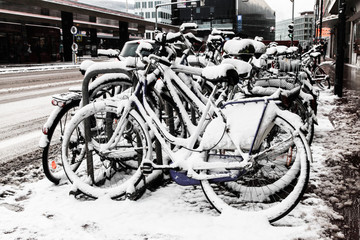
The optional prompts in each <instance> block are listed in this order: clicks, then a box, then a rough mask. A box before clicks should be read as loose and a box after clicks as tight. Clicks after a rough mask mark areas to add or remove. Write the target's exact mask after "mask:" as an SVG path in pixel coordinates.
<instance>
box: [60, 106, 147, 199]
mask: <svg viewBox="0 0 360 240" xmlns="http://www.w3.org/2000/svg"><path fill="white" fill-rule="evenodd" d="M116 111H117V107H116V106H111V105H109V104H108V103H107V102H106V101H97V102H93V103H91V104H88V105H87V106H84V107H83V108H81V109H80V110H79V111H78V112H77V113H76V115H75V116H74V117H73V118H72V120H71V122H70V124H69V127H68V128H67V129H66V130H65V133H64V141H63V145H62V160H63V166H64V171H65V174H66V175H67V177H68V179H69V181H70V182H71V183H73V184H75V187H76V188H77V190H79V191H80V192H82V193H83V194H85V195H87V196H89V197H92V198H99V197H102V196H108V197H110V198H112V199H121V198H123V197H126V196H127V195H128V194H132V195H136V194H137V192H136V191H135V188H136V187H140V186H143V185H145V179H144V178H143V175H142V173H141V170H140V169H139V168H138V167H139V166H140V163H141V161H142V159H143V158H147V159H150V158H151V155H152V147H151V138H150V136H149V133H148V131H147V129H146V127H145V123H144V121H143V119H142V118H141V117H140V115H139V114H138V113H137V112H136V111H135V110H132V111H131V112H130V113H129V115H128V116H127V118H126V119H127V120H128V122H127V123H126V128H127V131H126V132H124V133H123V135H121V137H122V138H121V140H119V142H118V143H119V145H117V149H118V151H119V152H118V153H114V152H109V153H102V152H101V151H99V150H100V146H101V145H100V144H105V143H106V142H107V141H108V140H109V137H111V136H112V132H111V133H110V134H107V133H106V130H107V129H108V128H106V127H103V126H105V125H104V121H106V120H108V119H105V118H104V116H106V114H110V115H113V116H114V119H113V120H112V121H111V123H112V124H118V123H117V122H116V121H117V120H116V119H118V117H115V116H116ZM89 117H90V118H91V122H92V123H91V135H92V136H91V142H90V143H89V144H90V146H91V147H89V148H90V149H92V151H91V152H90V154H91V155H92V156H93V168H94V178H93V179H90V178H89V176H88V172H87V166H86V161H83V160H84V159H86V157H87V155H86V152H85V151H84V149H85V145H84V142H83V138H82V137H78V136H77V135H79V136H81V135H82V136H83V131H84V120H85V119H86V118H89ZM74 134H75V135H74ZM133 134H135V135H133ZM74 136H75V137H74ZM72 139H76V141H77V142H76V143H74V142H73V140H72ZM130 141H131V142H130ZM128 143H129V145H127V144H128ZM121 144H123V145H121ZM73 152H84V155H85V156H84V157H82V158H80V159H76V158H75V159H74V160H75V161H76V160H79V161H80V162H81V165H80V167H79V169H78V170H77V171H76V172H74V171H72V169H71V166H70V165H69V162H70V161H69V159H71V158H72V157H73V155H72V153H73ZM121 154H122V155H121ZM75 157H76V156H75Z"/></svg>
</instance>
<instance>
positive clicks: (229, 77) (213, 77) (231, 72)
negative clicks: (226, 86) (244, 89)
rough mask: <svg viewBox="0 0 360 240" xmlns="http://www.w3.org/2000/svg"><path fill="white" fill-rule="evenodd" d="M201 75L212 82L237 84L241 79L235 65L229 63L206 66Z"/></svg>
mask: <svg viewBox="0 0 360 240" xmlns="http://www.w3.org/2000/svg"><path fill="white" fill-rule="evenodd" d="M201 77H203V78H204V79H205V80H208V81H211V82H228V83H230V84H236V83H237V82H238V80H239V75H238V74H237V72H236V70H235V69H234V66H233V65H231V64H227V63H222V64H220V65H215V66H208V67H205V68H204V69H203V70H202V72H201Z"/></svg>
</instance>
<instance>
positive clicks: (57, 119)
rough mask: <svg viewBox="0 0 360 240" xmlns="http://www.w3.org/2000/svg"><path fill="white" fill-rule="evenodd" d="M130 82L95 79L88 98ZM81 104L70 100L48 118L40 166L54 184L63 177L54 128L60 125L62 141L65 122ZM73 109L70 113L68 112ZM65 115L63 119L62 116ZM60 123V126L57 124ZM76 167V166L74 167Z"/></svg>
mask: <svg viewBox="0 0 360 240" xmlns="http://www.w3.org/2000/svg"><path fill="white" fill-rule="evenodd" d="M131 85H132V83H131V82H130V81H129V80H127V79H118V78H109V79H106V80H104V81H101V82H96V80H95V81H94V82H93V83H92V84H91V85H90V89H89V96H90V97H89V98H90V100H92V99H96V98H99V97H102V96H104V94H105V93H109V91H113V89H114V88H115V87H118V86H121V87H122V88H121V89H117V91H116V92H115V91H114V92H112V93H110V94H109V96H112V95H114V94H116V93H119V92H121V91H123V88H124V86H127V87H130V86H131ZM80 104H81V101H80V100H72V101H71V102H70V103H68V104H66V105H65V106H64V107H63V108H62V109H61V110H60V111H58V110H55V111H56V112H54V114H56V115H55V116H52V115H53V114H51V115H50V118H54V121H53V123H52V124H51V125H50V127H49V130H48V143H47V145H46V146H45V147H44V148H43V152H42V166H43V171H44V174H45V176H46V178H47V179H48V180H49V181H51V182H53V183H54V184H55V185H58V184H59V183H60V182H61V180H62V179H64V177H66V176H65V175H64V173H63V172H62V161H61V142H60V143H59V142H58V143H56V144H54V143H53V134H54V132H56V129H58V128H59V127H60V129H59V130H58V131H57V132H59V134H60V135H58V138H59V140H60V141H62V140H61V139H62V135H63V132H64V130H65V125H66V122H68V121H70V118H68V117H70V116H71V115H73V114H74V112H75V110H76V109H77V108H78V107H79V105H80ZM71 110H74V111H73V112H72V114H69V113H68V112H69V111H71ZM64 117H65V120H63V118H64ZM61 122H64V125H63V126H61ZM59 124H60V126H59ZM50 152H54V154H53V155H52V157H51V158H50V157H49V153H50ZM74 169H76V167H75V168H74Z"/></svg>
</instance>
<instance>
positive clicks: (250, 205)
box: [201, 116, 311, 222]
mask: <svg viewBox="0 0 360 240" xmlns="http://www.w3.org/2000/svg"><path fill="white" fill-rule="evenodd" d="M274 123H275V125H276V126H279V127H284V130H286V131H290V132H294V131H295V127H294V126H292V124H291V121H288V120H286V119H285V118H283V117H280V116H277V117H276V119H275V120H274ZM293 142H294V144H295V147H296V150H297V156H296V158H295V159H294V161H293V163H292V165H291V167H290V168H289V169H288V170H287V171H285V172H284V175H278V173H276V174H275V173H274V174H273V175H271V173H272V172H271V171H272V169H276V168H277V166H275V168H272V166H271V162H270V163H269V164H270V165H269V166H268V167H267V168H264V167H265V166H263V167H262V168H263V169H260V170H258V172H255V173H256V174H253V175H252V173H251V172H250V173H249V174H248V176H246V175H247V173H245V174H244V175H243V176H241V175H240V176H239V178H238V179H237V180H236V181H230V182H227V183H210V182H209V181H208V180H203V181H201V186H202V189H203V191H204V194H205V196H206V198H207V199H208V201H209V202H210V204H211V205H212V206H213V207H214V208H215V209H216V210H217V211H218V212H219V213H221V212H223V211H226V210H230V211H233V210H240V211H242V212H247V213H250V214H258V215H261V216H266V218H267V219H268V220H269V222H274V221H277V220H279V219H281V218H282V217H284V216H285V215H287V214H288V213H289V212H290V211H291V210H292V209H294V208H295V206H296V205H297V204H298V203H299V201H300V199H301V198H302V196H303V194H304V192H305V190H306V187H307V183H308V180H309V172H310V167H309V165H310V164H309V159H311V153H310V152H309V146H308V144H307V141H306V139H305V136H304V135H303V134H302V133H299V134H298V135H295V136H294V141H293ZM279 146H281V145H279ZM281 152H282V151H280V150H279V153H281ZM298 154H299V155H298ZM273 164H275V162H274V163H273ZM262 170H268V171H269V172H265V171H264V172H262ZM261 174H263V176H262V175H261ZM260 176H262V178H260ZM246 177H248V178H249V179H246ZM256 178H258V179H256ZM267 178H268V180H267ZM271 178H274V179H271ZM252 181H253V182H252Z"/></svg>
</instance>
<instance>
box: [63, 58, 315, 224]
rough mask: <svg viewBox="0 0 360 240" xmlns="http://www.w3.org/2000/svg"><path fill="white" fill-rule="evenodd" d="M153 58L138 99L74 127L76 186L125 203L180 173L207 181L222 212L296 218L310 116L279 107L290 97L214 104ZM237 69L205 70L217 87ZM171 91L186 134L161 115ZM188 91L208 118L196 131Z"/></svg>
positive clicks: (105, 107) (91, 110)
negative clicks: (159, 160) (305, 119)
mask: <svg viewBox="0 0 360 240" xmlns="http://www.w3.org/2000/svg"><path fill="white" fill-rule="evenodd" d="M149 59H150V60H149V61H148V66H147V68H146V71H145V73H142V74H139V82H138V84H137V86H136V88H135V90H134V92H132V93H131V94H130V95H126V96H125V95H120V96H118V97H117V98H114V99H111V100H105V101H97V102H93V103H91V104H89V105H87V106H85V107H83V108H82V109H80V110H79V111H78V112H77V113H76V114H75V116H74V117H73V119H72V120H71V123H70V124H69V125H68V127H67V128H66V130H65V134H64V141H63V145H62V157H63V164H64V170H65V172H66V175H67V176H68V178H69V180H70V181H71V182H72V183H73V184H74V188H75V189H78V190H80V191H81V192H83V193H84V194H86V195H89V196H92V197H95V198H98V197H103V196H107V197H111V198H118V197H121V196H126V195H133V194H134V193H136V189H137V188H139V187H141V186H142V185H143V184H146V182H148V181H150V180H151V179H152V178H154V176H155V175H156V174H159V171H160V170H170V171H171V172H172V176H173V179H174V180H175V181H176V182H178V183H179V184H182V185H187V184H201V186H202V188H203V190H204V193H205V195H206V196H207V198H208V200H209V202H210V203H211V204H212V205H213V206H214V207H215V208H216V209H217V210H218V211H219V212H222V211H224V210H226V209H234V208H235V209H240V210H243V211H252V212H254V213H256V214H264V215H265V216H266V217H267V218H268V219H269V221H276V220H277V219H279V218H281V217H283V216H285V215H286V214H287V213H288V212H289V211H291V210H292V209H293V208H294V207H295V206H296V204H297V203H298V201H299V200H300V199H301V197H302V195H303V193H304V191H305V188H306V186H307V182H308V179H309V160H310V159H311V152H310V148H309V146H308V144H307V141H306V139H305V136H304V134H303V133H302V126H303V123H302V121H301V119H300V118H299V117H298V116H297V115H294V114H292V113H290V112H288V111H283V110H280V109H279V108H278V107H277V106H276V102H277V101H278V100H279V99H280V98H281V97H280V96H281V94H280V90H279V91H278V92H276V93H275V94H274V95H272V96H270V97H265V98H252V99H241V100H238V101H237V100H233V101H229V102H226V103H223V104H222V105H221V107H216V106H215V104H214V99H213V96H214V93H215V92H216V87H215V88H214V89H213V91H212V94H211V95H210V97H209V100H208V101H207V102H206V103H204V102H203V101H202V100H201V99H200V98H199V97H197V96H196V95H195V94H194V93H193V92H192V91H191V90H190V89H189V88H188V86H187V85H186V83H184V82H183V81H182V80H181V79H180V78H179V77H178V75H177V74H176V73H175V72H174V71H173V70H172V69H171V63H170V62H169V61H168V60H167V59H166V58H162V57H158V56H155V55H150V57H149ZM228 66H229V65H227V66H226V67H224V65H223V66H222V65H220V66H219V67H218V68H217V69H216V70H215V71H214V73H213V77H212V79H210V78H211V76H210V75H211V74H210V75H209V73H208V71H209V69H206V68H205V69H204V70H203V71H204V72H206V75H207V77H208V80H216V81H221V79H222V78H225V77H227V75H228V73H229V71H228V70H229V68H228ZM213 70H214V69H213ZM230 72H231V71H230ZM164 88H165V89H166V91H167V92H168V93H170V95H171V99H172V100H173V102H174V103H175V104H176V106H174V107H176V109H177V114H178V118H177V120H179V121H181V123H182V124H180V126H181V127H182V128H184V129H183V130H185V132H186V137H183V136H179V135H174V134H171V133H170V132H169V128H168V126H167V124H165V121H162V120H161V118H159V115H160V114H161V113H159V112H158V109H157V107H156V106H157V103H158V102H160V101H161V99H160V97H161V94H160V95H158V94H153V93H154V92H156V91H158V92H161V91H162V89H164ZM179 92H180V93H181V94H182V95H184V96H187V99H189V100H190V101H191V103H192V105H194V106H196V107H197V109H198V111H199V112H200V113H201V115H200V116H199V119H198V121H197V123H196V124H194V123H193V122H192V121H191V119H190V117H189V114H188V112H187V110H186V109H185V107H184V103H183V101H184V99H185V98H182V97H180V95H179ZM156 96H158V97H159V96H160V97H159V98H156ZM79 136H81V137H79ZM72 139H77V140H78V143H77V144H74V143H73V142H72ZM154 139H157V140H158V141H159V142H160V143H161V146H162V150H163V152H164V154H166V158H165V160H167V161H164V162H163V164H156V163H155V160H156V159H154V154H153V148H154V146H153V142H154ZM74 146H76V148H74ZM73 152H81V153H82V157H81V158H79V159H77V158H76V156H75V158H74V160H75V161H76V160H79V161H81V162H83V164H82V165H83V166H80V167H79V169H78V170H77V171H76V173H74V172H73V171H72V168H71V166H70V164H69V162H70V161H69V159H71V158H72V157H73ZM84 159H86V161H84ZM81 169H82V170H81ZM114 169H116V170H117V171H113V170H114Z"/></svg>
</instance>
